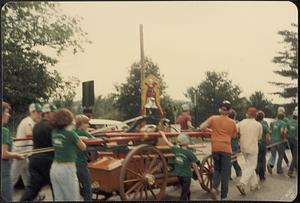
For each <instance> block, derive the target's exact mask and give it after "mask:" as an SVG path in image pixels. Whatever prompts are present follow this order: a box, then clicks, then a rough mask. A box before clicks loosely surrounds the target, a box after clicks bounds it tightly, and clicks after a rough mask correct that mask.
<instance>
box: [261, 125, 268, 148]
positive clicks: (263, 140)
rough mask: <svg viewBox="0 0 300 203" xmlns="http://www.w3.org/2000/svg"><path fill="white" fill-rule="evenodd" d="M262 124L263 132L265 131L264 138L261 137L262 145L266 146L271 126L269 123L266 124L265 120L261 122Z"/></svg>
mask: <svg viewBox="0 0 300 203" xmlns="http://www.w3.org/2000/svg"><path fill="white" fill-rule="evenodd" d="M260 124H261V125H262V130H263V132H262V136H261V141H260V142H261V143H263V144H265V143H266V135H267V133H268V131H269V125H268V123H267V122H266V121H264V120H262V121H261V122H260Z"/></svg>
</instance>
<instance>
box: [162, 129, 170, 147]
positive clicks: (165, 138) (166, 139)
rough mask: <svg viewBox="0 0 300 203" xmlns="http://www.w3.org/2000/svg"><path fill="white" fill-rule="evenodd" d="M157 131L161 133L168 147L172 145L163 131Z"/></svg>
mask: <svg viewBox="0 0 300 203" xmlns="http://www.w3.org/2000/svg"><path fill="white" fill-rule="evenodd" d="M159 133H160V134H161V136H162V138H163V139H164V141H165V142H166V143H167V145H168V146H169V147H173V144H172V143H171V142H170V141H169V140H168V138H167V137H166V135H165V133H164V132H163V131H159Z"/></svg>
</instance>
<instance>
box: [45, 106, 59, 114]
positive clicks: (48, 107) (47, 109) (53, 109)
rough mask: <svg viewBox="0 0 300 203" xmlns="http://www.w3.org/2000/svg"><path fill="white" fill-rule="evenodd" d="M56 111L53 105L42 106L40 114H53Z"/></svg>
mask: <svg viewBox="0 0 300 203" xmlns="http://www.w3.org/2000/svg"><path fill="white" fill-rule="evenodd" d="M56 110H57V108H56V106H55V105H54V104H44V105H43V108H42V112H43V113H46V112H55V111H56Z"/></svg>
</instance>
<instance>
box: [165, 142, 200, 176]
mask: <svg viewBox="0 0 300 203" xmlns="http://www.w3.org/2000/svg"><path fill="white" fill-rule="evenodd" d="M171 150H172V152H173V153H174V154H175V169H174V174H175V175H176V176H183V177H191V176H192V170H191V168H192V163H193V162H194V163H196V162H197V161H198V159H197V157H196V156H195V154H194V153H193V152H192V151H191V150H188V149H183V148H180V147H178V146H173V147H172V148H171Z"/></svg>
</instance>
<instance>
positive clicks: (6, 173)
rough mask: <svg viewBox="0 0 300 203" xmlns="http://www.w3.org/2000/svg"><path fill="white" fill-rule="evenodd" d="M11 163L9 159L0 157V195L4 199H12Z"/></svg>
mask: <svg viewBox="0 0 300 203" xmlns="http://www.w3.org/2000/svg"><path fill="white" fill-rule="evenodd" d="M11 164H12V161H11V160H9V159H1V195H2V196H3V199H4V200H6V201H12V185H11V176H10V170H11Z"/></svg>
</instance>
